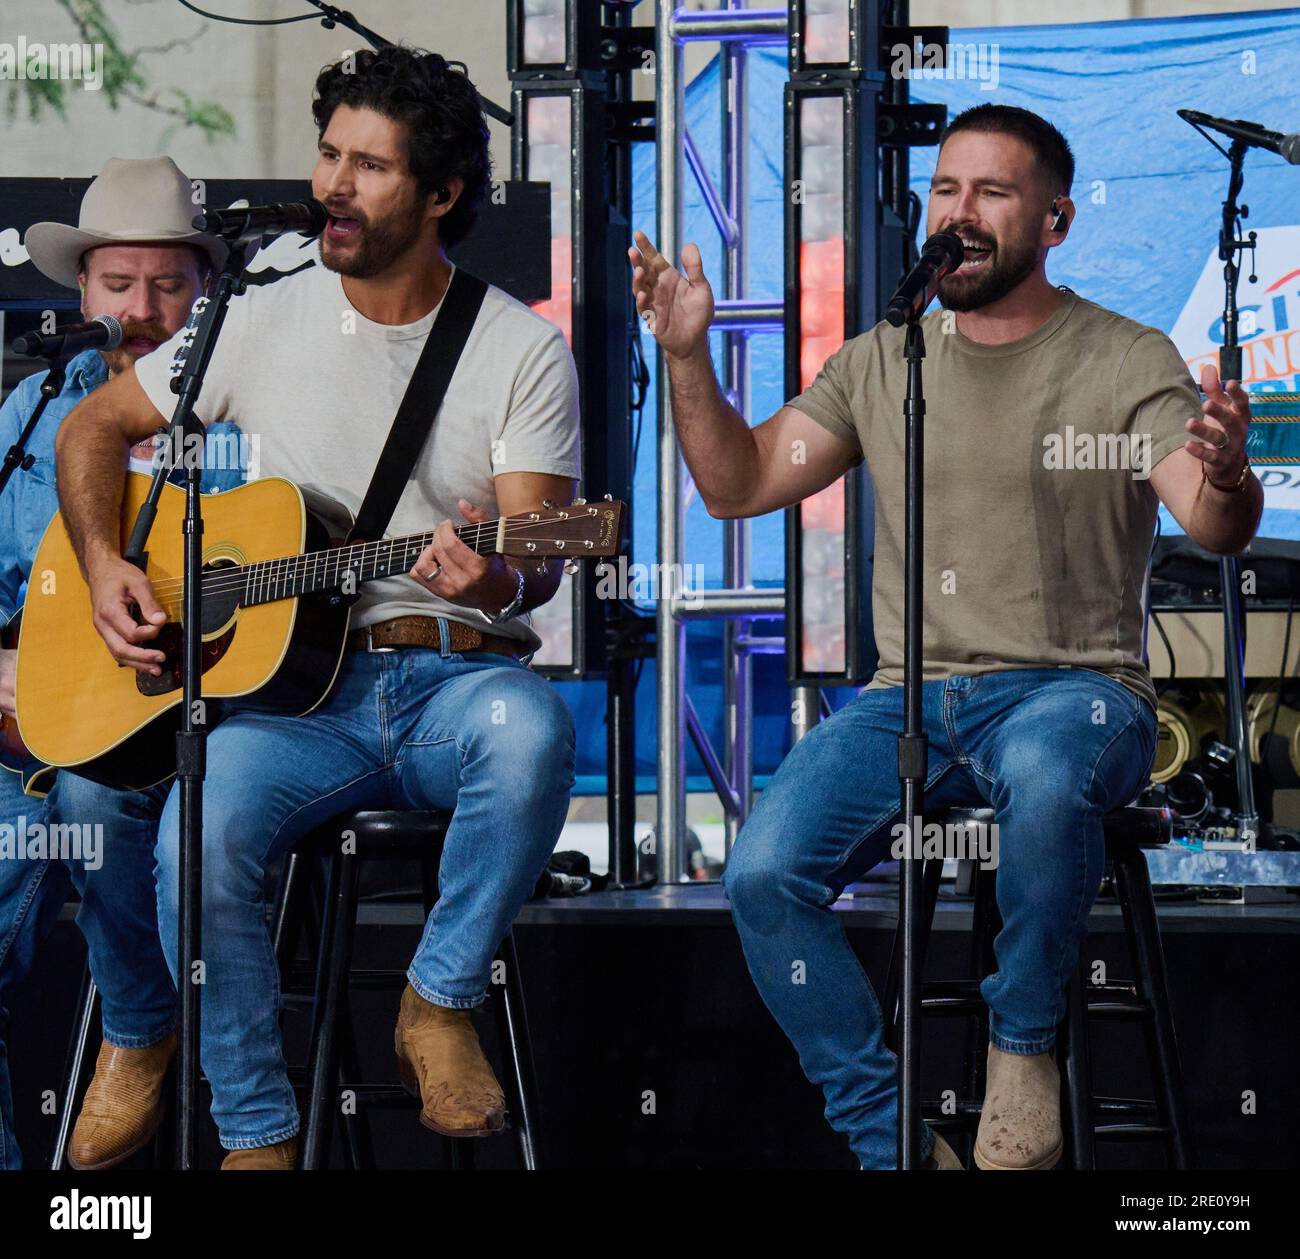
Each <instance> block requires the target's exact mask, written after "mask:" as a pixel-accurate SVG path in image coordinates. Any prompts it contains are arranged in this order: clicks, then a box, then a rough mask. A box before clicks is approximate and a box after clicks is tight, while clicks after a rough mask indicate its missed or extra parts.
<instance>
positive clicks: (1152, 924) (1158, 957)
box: [1114, 848, 1195, 1171]
mask: <svg viewBox="0 0 1300 1259" xmlns="http://www.w3.org/2000/svg"><path fill="white" fill-rule="evenodd" d="M1114 862H1115V884H1116V889H1117V890H1118V892H1119V899H1120V908H1121V911H1122V912H1123V915H1124V924H1125V927H1126V928H1127V931H1128V939H1129V947H1130V948H1131V949H1132V950H1133V962H1134V965H1135V966H1136V968H1137V988H1138V993H1139V995H1140V996H1141V997H1142V999H1143V1000H1144V1001H1145V1002H1147V1004H1148V1005H1149V1006H1150V1007H1151V1011H1152V1018H1151V1027H1150V1032H1149V1035H1148V1039H1147V1044H1148V1052H1149V1054H1150V1056H1151V1057H1152V1058H1153V1059H1154V1062H1153V1067H1154V1069H1153V1071H1152V1075H1153V1076H1154V1077H1155V1091H1156V1105H1157V1107H1158V1108H1159V1111H1160V1118H1161V1121H1162V1122H1163V1123H1164V1124H1165V1125H1167V1126H1168V1128H1169V1142H1168V1157H1169V1162H1170V1165H1171V1166H1172V1167H1173V1168H1175V1169H1177V1170H1178V1171H1183V1170H1186V1169H1188V1168H1191V1167H1194V1166H1195V1158H1194V1155H1193V1153H1192V1131H1191V1120H1190V1118H1189V1116H1188V1114H1187V1108H1186V1105H1185V1100H1184V1099H1185V1098H1186V1096H1187V1095H1186V1092H1185V1091H1184V1087H1183V1065H1182V1059H1181V1058H1180V1057H1179V1054H1178V1038H1177V1036H1175V1034H1174V1018H1173V1012H1172V1010H1171V1009H1170V1006H1169V978H1168V975H1167V974H1166V972H1165V952H1164V948H1163V947H1162V945H1161V943H1160V926H1159V924H1158V922H1157V921H1156V902H1155V896H1154V895H1153V894H1152V892H1151V876H1150V873H1149V872H1148V870H1147V859H1146V854H1145V853H1143V851H1142V850H1141V849H1140V848H1134V849H1131V850H1129V851H1126V852H1121V853H1117V854H1116V855H1115V858H1114Z"/></svg>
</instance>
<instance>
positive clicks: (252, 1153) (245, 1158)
mask: <svg viewBox="0 0 1300 1259" xmlns="http://www.w3.org/2000/svg"><path fill="white" fill-rule="evenodd" d="M297 1166H298V1138H297V1137H290V1138H289V1139H288V1140H287V1141H277V1142H276V1143H275V1145H255V1146H254V1147H253V1148H252V1149H251V1150H231V1151H230V1153H229V1154H227V1155H226V1157H225V1158H223V1159H222V1160H221V1170H222V1171H223V1172H291V1171H293V1170H294V1168H295V1167H297Z"/></svg>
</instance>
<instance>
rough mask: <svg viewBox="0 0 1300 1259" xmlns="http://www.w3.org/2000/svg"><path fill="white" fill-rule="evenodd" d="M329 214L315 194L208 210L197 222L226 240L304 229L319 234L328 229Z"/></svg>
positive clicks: (281, 234) (253, 238)
mask: <svg viewBox="0 0 1300 1259" xmlns="http://www.w3.org/2000/svg"><path fill="white" fill-rule="evenodd" d="M328 219H329V214H328V213H327V212H326V210H325V207H324V206H323V205H321V203H320V202H319V201H317V200H315V199H314V198H313V199H311V200H309V201H290V202H286V203H285V204H284V205H246V206H243V207H242V208H239V209H230V210H204V211H203V213H202V214H196V215H195V216H194V226H195V227H196V228H198V229H199V231H201V232H208V233H209V234H210V235H212V236H220V237H221V238H222V240H228V241H247V240H258V239H260V238H261V237H263V236H283V235H284V234H285V233H286V232H301V233H302V235H304V236H319V235H320V234H321V233H322V232H323V231H324V230H325V223H326V221H327V220H328Z"/></svg>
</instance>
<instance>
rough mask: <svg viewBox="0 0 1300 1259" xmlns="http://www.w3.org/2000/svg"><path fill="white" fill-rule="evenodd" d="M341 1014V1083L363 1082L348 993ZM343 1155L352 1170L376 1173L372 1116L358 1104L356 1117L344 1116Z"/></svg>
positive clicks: (354, 1115)
mask: <svg viewBox="0 0 1300 1259" xmlns="http://www.w3.org/2000/svg"><path fill="white" fill-rule="evenodd" d="M342 1004H343V1008H342V1011H341V1014H340V1018H341V1020H342V1022H341V1031H340V1033H339V1057H340V1059H341V1061H342V1064H343V1065H342V1071H341V1073H340V1083H341V1084H348V1083H351V1084H353V1085H356V1084H359V1083H360V1082H361V1055H360V1053H359V1052H358V1050H357V1035H356V1025H355V1024H354V1023H353V1021H352V1002H351V1000H350V999H349V998H348V994H347V993H346V992H345V993H344V998H343V1003H342ZM343 1152H344V1155H345V1157H346V1159H347V1165H348V1167H349V1169H350V1170H352V1171H373V1170H374V1168H375V1146H374V1139H373V1137H372V1135H371V1132H370V1116H369V1115H367V1114H366V1112H365V1111H364V1110H362V1109H361V1107H360V1105H359V1104H358V1107H357V1111H356V1113H355V1114H352V1115H344V1116H343Z"/></svg>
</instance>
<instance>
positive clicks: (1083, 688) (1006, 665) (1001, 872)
mask: <svg viewBox="0 0 1300 1259" xmlns="http://www.w3.org/2000/svg"><path fill="white" fill-rule="evenodd" d="M1073 177H1074V159H1073V156H1072V155H1071V153H1070V149H1069V145H1068V144H1067V143H1066V142H1065V139H1064V137H1063V136H1061V134H1060V132H1059V131H1057V130H1056V128H1055V127H1053V126H1052V125H1051V124H1050V123H1048V122H1047V121H1045V120H1044V119H1042V118H1039V117H1038V116H1037V115H1036V114H1032V113H1029V112H1028V111H1026V110H1022V109H1015V108H1011V107H1008V106H1001V105H981V106H977V107H976V108H974V109H971V110H967V111H966V112H965V113H963V114H961V115H960V116H959V117H957V118H956V119H954V120H953V122H952V123H951V124H950V126H949V127H948V129H947V131H946V132H945V134H944V137H943V141H942V143H941V146H940V150H939V158H938V162H937V165H936V168H935V174H934V178H933V180H932V182H931V189H930V205H929V214H928V223H927V235H932V234H934V233H935V232H939V231H951V232H955V233H956V234H958V235H959V236H960V237H961V238H962V241H963V243H964V244H965V246H966V251H965V253H966V256H965V260H964V261H963V263H962V265H961V267H960V268H959V269H958V270H957V271H955V272H953V273H952V274H950V275H948V276H947V277H946V278H945V279H944V280H943V281H942V282H941V283H940V286H939V289H938V296H939V299H940V301H941V303H942V305H943V306H944V307H945V309H944V310H943V311H940V312H936V313H934V314H933V315H927V316H924V317H923V319H922V328H923V330H924V334H925V342H926V351H927V357H926V359H925V361H924V379H925V396H926V404H927V413H926V420H925V425H926V437H925V513H926V518H925V534H924V551H923V564H922V573H921V583H922V600H923V608H924V618H923V619H924V634H923V651H922V655H923V675H924V680H923V684H922V688H921V689H922V719H923V722H922V728H923V731H924V733H925V735H926V738H927V740H928V762H927V766H928V768H927V775H926V780H925V787H924V803H925V807H926V809H927V810H936V809H940V808H943V807H945V806H948V805H958V804H960V805H967V806H969V805H981V804H983V805H988V806H991V807H992V809H993V811H994V817H995V820H996V824H995V825H994V826H992V827H991V828H990V832H989V834H988V835H976V836H968V837H967V840H968V841H969V840H970V839H974V840H976V841H978V854H977V853H976V852H975V851H971V849H972V848H974V845H970V844H969V842H968V844H967V846H966V847H967V851H966V852H964V853H963V854H962V855H972V856H973V855H978V856H979V857H980V858H981V859H982V860H983V861H984V863H985V864H988V865H994V864H996V866H997V869H998V878H997V899H998V908H999V910H1000V912H1001V916H1002V923H1003V925H1002V929H1001V931H1000V932H999V933H998V936H997V939H996V941H995V944H994V949H995V952H996V956H997V970H996V971H995V973H994V974H992V975H990V976H988V977H987V978H986V979H985V980H984V982H983V983H982V984H981V988H980V991H981V995H982V996H983V997H984V1000H985V1002H986V1003H987V1004H988V1007H989V1033H990V1035H989V1049H988V1075H987V1085H986V1088H985V1094H984V1106H983V1111H982V1114H981V1118H980V1125H979V1132H978V1134H977V1137H976V1143H975V1162H976V1163H977V1164H978V1165H979V1166H980V1167H981V1168H982V1169H985V1170H1034V1169H1046V1168H1050V1167H1052V1166H1054V1165H1055V1164H1056V1163H1057V1162H1058V1161H1059V1159H1060V1156H1061V1149H1062V1141H1061V1126H1060V1113H1059V1090H1060V1079H1059V1075H1058V1072H1057V1067H1056V1063H1055V1060H1054V1043H1055V1036H1056V1027H1057V1024H1058V1023H1059V1022H1060V1019H1061V1017H1062V1016H1063V1014H1064V1010H1065V1001H1064V989H1065V984H1066V981H1067V979H1068V978H1069V976H1070V974H1071V972H1072V971H1073V970H1074V968H1075V964H1076V961H1077V959H1078V953H1079V946H1080V944H1081V942H1082V940H1083V937H1084V935H1085V934H1086V930H1087V923H1088V912H1089V909H1090V908H1091V906H1092V902H1093V900H1094V898H1095V897H1096V894H1097V889H1098V887H1099V885H1100V881H1101V873H1102V866H1103V862H1104V856H1105V849H1104V842H1103V835H1102V817H1103V815H1104V814H1105V813H1106V812H1108V811H1109V810H1111V809H1114V808H1118V807H1121V806H1123V805H1125V804H1127V803H1129V802H1130V801H1131V800H1132V799H1133V798H1134V797H1135V796H1136V795H1137V793H1138V792H1139V791H1140V790H1141V789H1142V788H1143V787H1144V786H1145V785H1146V783H1147V781H1148V777H1149V772H1150V767H1151V762H1152V760H1153V758H1154V755H1155V713H1154V700H1155V693H1154V689H1153V688H1152V685H1151V679H1150V675H1149V674H1148V672H1147V669H1146V667H1145V664H1144V663H1143V660H1142V649H1141V638H1142V613H1141V593H1142V579H1143V574H1144V571H1145V567H1146V562H1147V556H1148V553H1149V550H1150V547H1151V541H1152V534H1153V526H1154V520H1155V513H1156V507H1157V500H1159V501H1162V502H1164V504H1165V505H1166V506H1167V507H1168V508H1169V510H1170V511H1171V512H1172V513H1173V515H1174V517H1175V518H1176V519H1177V520H1178V521H1179V523H1180V524H1181V525H1182V526H1183V528H1184V529H1186V531H1187V533H1188V535H1189V536H1190V537H1191V538H1192V539H1193V540H1194V541H1196V542H1198V543H1199V544H1200V545H1202V546H1204V547H1206V548H1207V549H1208V550H1211V551H1215V552H1219V553H1222V554H1233V553H1235V552H1237V551H1240V550H1241V549H1242V548H1243V547H1245V545H1246V544H1247V543H1248V542H1249V541H1250V539H1251V538H1252V537H1253V536H1254V532H1255V529H1256V528H1257V527H1258V524H1259V515H1260V509H1261V507H1262V501H1263V492H1262V489H1261V488H1260V485H1259V482H1258V481H1257V480H1256V479H1255V478H1254V476H1253V475H1252V474H1251V472H1250V467H1249V463H1248V462H1247V460H1246V457H1245V445H1246V432H1247V427H1248V425H1249V420H1250V408H1249V405H1248V401H1247V397H1246V394H1245V392H1244V391H1243V390H1242V388H1241V385H1240V382H1234V381H1229V382H1228V383H1227V386H1226V388H1224V387H1223V386H1221V385H1220V383H1219V379H1218V376H1217V373H1215V371H1214V369H1213V368H1212V367H1207V368H1205V369H1204V371H1203V373H1202V379H1201V385H1202V388H1203V389H1204V391H1205V393H1206V394H1207V399H1206V401H1205V402H1204V403H1201V402H1200V401H1199V399H1198V397H1197V394H1196V391H1195V389H1194V387H1193V384H1192V380H1191V377H1190V375H1189V374H1188V372H1187V369H1186V366H1185V365H1184V364H1183V361H1182V359H1181V357H1180V356H1179V354H1178V351H1177V350H1176V349H1175V348H1174V346H1173V345H1172V344H1171V342H1170V341H1169V339H1168V338H1167V337H1166V336H1164V334H1163V333H1161V332H1159V331H1157V330H1156V329H1153V328H1148V327H1145V326H1143V325H1141V324H1137V323H1134V322H1133V321H1132V320H1129V319H1125V318H1124V317H1122V316H1121V315H1118V314H1115V313H1114V312H1112V311H1108V310H1105V309H1104V308H1103V307H1101V306H1098V305H1096V304H1094V303H1093V302H1090V301H1087V300H1085V299H1084V298H1081V297H1079V296H1077V295H1075V294H1073V293H1071V292H1068V291H1066V292H1062V291H1061V290H1059V289H1058V288H1056V287H1055V286H1053V285H1052V284H1050V283H1049V282H1048V281H1047V278H1046V273H1045V265H1046V258H1047V254H1048V251H1049V250H1050V249H1051V248H1053V247H1054V246H1056V245H1058V244H1060V243H1061V242H1062V241H1063V240H1064V239H1065V237H1066V234H1067V233H1068V232H1069V230H1070V225H1071V223H1072V221H1073V219H1074V213H1075V207H1074V203H1073V202H1072V201H1071V200H1070V196H1069V190H1070V186H1071V183H1072V180H1073ZM636 242H637V248H635V249H633V250H631V251H630V256H631V260H632V263H633V266H634V271H633V279H632V282H633V289H634V291H635V294H636V303H637V310H638V312H640V314H641V315H642V317H643V318H644V319H645V320H646V323H647V325H648V326H649V327H650V329H651V331H652V332H653V334H654V336H655V339H656V340H657V341H658V342H659V345H660V348H661V349H662V351H663V354H664V358H665V361H666V363H667V366H668V372H669V381H670V385H671V390H672V410H673V422H674V424H675V426H676V429H677V434H678V438H679V440H680V442H681V446H682V453H683V454H684V456H685V458H686V461H687V463H688V465H689V466H690V469H691V472H692V474H693V476H694V478H695V484H696V488H697V489H698V490H699V492H700V496H701V498H702V499H703V501H704V503H705V505H706V506H707V507H708V510H709V513H710V514H711V515H713V516H717V517H723V518H736V517H746V516H756V515H761V514H762V513H764V512H768V511H774V510H777V509H778V508H781V507H786V506H788V505H790V504H792V503H796V502H799V501H801V500H802V499H804V498H807V497H809V496H810V495H812V494H815V493H817V492H818V491H820V490H822V489H824V488H825V487H826V486H828V485H831V484H833V483H834V482H835V481H836V480H837V479H838V478H839V477H840V476H841V475H843V473H844V472H845V471H846V470H847V469H848V468H850V467H852V466H853V465H854V464H856V463H858V462H861V461H862V460H863V459H864V458H865V460H866V464H867V468H868V470H869V471H870V473H871V476H872V481H873V484H874V487H875V493H876V550H875V569H874V575H873V585H874V589H873V608H874V612H875V634H876V640H877V646H878V648H879V651H880V669H879V671H878V672H877V674H876V676H875V678H874V679H873V680H872V682H871V684H870V686H868V687H867V688H865V689H864V690H863V691H862V692H861V694H859V695H858V696H857V697H856V698H854V699H853V700H852V701H851V702H850V703H849V704H847V705H846V706H845V707H843V708H842V709H840V710H839V711H838V712H837V713H836V714H835V715H834V716H833V717H830V718H829V719H828V720H826V721H823V722H821V723H819V724H818V725H817V726H815V727H814V728H813V729H812V730H811V731H810V732H809V733H808V734H807V735H806V736H805V737H804V738H802V739H800V740H799V741H798V742H797V743H796V744H795V745H794V747H793V749H792V750H791V752H790V754H789V756H787V757H786V759H785V761H784V762H783V763H782V764H781V766H780V768H779V769H778V770H777V772H776V774H775V775H774V776H773V777H772V780H771V782H770V783H769V784H768V786H767V788H766V790H765V791H764V792H763V793H762V796H761V797H760V798H759V800H758V802H757V804H756V805H755V808H754V811H753V813H752V814H751V816H750V817H749V819H748V821H747V822H746V823H745V825H744V827H743V828H742V830H741V832H740V835H739V837H738V838H737V841H736V845H735V848H734V849H733V851H732V854H731V859H730V861H729V862H728V865H727V870H726V875H725V877H724V884H725V886H726V889H727V892H728V895H729V896H730V899H731V907H732V914H733V916H734V918H735V920H736V925H737V928H738V930H739V932H740V937H741V942H742V944H743V946H744V949H745V959H746V961H747V962H748V964H749V969H750V973H751V975H752V976H753V977H754V981H755V983H756V984H757V986H758V989H759V992H760V994H761V995H762V997H763V1000H764V1002H765V1003H766V1004H767V1007H768V1009H769V1010H771V1012H772V1014H773V1016H774V1017H775V1018H776V1019H777V1021H778V1022H779V1023H780V1025H781V1027H782V1029H783V1030H784V1031H785V1033H786V1035H787V1036H789V1038H790V1040H791V1041H792V1042H793V1044H794V1045H795V1048H796V1049H797V1050H798V1052H799V1062H800V1065H801V1066H802V1067H803V1070H804V1072H805V1074H806V1075H807V1076H808V1078H809V1079H810V1080H811V1081H813V1082H814V1083H816V1084H819V1085H820V1086H821V1087H822V1090H823V1093H824V1095H825V1098H826V1117H827V1119H828V1120H829V1121H830V1123H831V1124H832V1125H833V1126H834V1127H835V1128H836V1129H838V1130H839V1131H841V1132H843V1133H844V1134H845V1135H846V1137H847V1138H848V1140H849V1144H850V1146H851V1148H852V1150H853V1153H854V1154H855V1155H856V1156H857V1159H858V1162H859V1165H860V1166H861V1167H864V1168H892V1167H895V1166H896V1165H897V1157H896V1148H897V1147H896V1141H897V1137H898V1104H897V1103H898V1092H897V1087H896V1068H897V1063H896V1059H895V1057H894V1055H893V1053H892V1052H890V1050H889V1048H888V1047H887V1046H886V1044H885V1041H884V1035H883V1031H884V1020H883V1017H882V1014H881V1010H880V1005H879V1003H878V1001H877V999H876V996H875V993H874V992H873V991H872V989H871V986H870V984H869V983H868V982H867V978H866V976H865V975H864V973H863V970H862V967H861V965H860V963H859V962H858V960H857V957H856V955H855V954H854V952H853V950H852V949H851V948H850V947H849V944H848V942H847V940H846V938H845V935H844V931H843V929H842V927H841V926H840V923H839V921H838V920H837V918H836V915H835V914H834V913H833V912H831V907H832V906H833V905H834V903H835V901H836V899H837V897H838V896H839V894H840V893H841V892H842V891H843V889H844V887H845V886H846V885H847V884H849V883H851V882H853V881H854V880H855V879H857V878H860V877H861V876H862V875H863V874H864V873H865V872H866V871H867V870H870V869H871V868H872V867H873V866H874V865H876V864H877V863H879V862H880V861H882V860H885V859H887V858H889V857H891V856H893V857H898V856H901V855H902V851H903V847H904V842H903V841H904V840H905V839H906V828H905V827H901V826H899V827H897V828H896V827H895V822H896V819H897V818H898V815H899V785H898V734H899V731H900V729H901V727H902V716H903V714H902V687H901V682H902V678H903V673H902V666H903V581H902V568H903V545H904V538H903V509H904V502H903V486H904V466H903V439H904V424H903V397H904V392H905V386H906V362H905V360H904V358H903V345H904V335H905V334H904V332H903V331H902V330H899V329H894V328H891V327H889V326H887V325H885V324H883V323H882V324H879V325H877V326H876V327H875V328H873V329H871V331H869V332H867V333H866V334H864V335H862V336H859V337H855V338H854V339H853V340H851V341H849V342H848V343H847V344H846V345H845V346H844V347H843V348H842V349H841V350H840V351H839V352H838V353H836V354H834V355H832V356H831V357H830V359H829V360H828V361H827V362H826V364H825V365H824V367H823V369H822V371H821V372H820V374H819V375H818V376H817V378H816V379H815V380H814V381H813V382H812V384H811V385H810V386H809V388H808V389H807V390H805V391H804V392H803V393H802V394H800V395H799V397H797V398H795V399H793V400H792V402H790V403H789V404H787V405H786V406H784V407H782V408H781V409H780V410H779V411H778V412H777V413H776V414H775V415H774V416H772V417H771V418H770V419H768V420H767V421H766V422H764V423H762V424H760V425H758V426H757V427H755V428H753V429H750V427H749V426H748V424H747V423H746V422H745V420H744V419H743V418H742V417H741V416H740V415H738V414H737V413H736V411H735V410H734V408H732V407H731V406H730V405H729V404H728V403H727V401H726V400H725V398H724V397H723V396H722V393H721V391H720V390H719V388H718V384H717V380H716V378H715V376H714V373H713V366H712V363H711V361H710V359H709V352H708V342H707V334H708V328H709V324H710V322H711V320H712V317H713V311H714V306H713V298H712V293H711V290H710V288H709V284H708V281H707V280H706V279H705V278H704V272H703V268H702V265H701V262H700V254H699V250H698V249H697V248H696V247H695V246H694V245H687V246H686V248H685V250H684V251H683V254H682V268H683V270H682V272H679V271H678V270H676V269H675V268H674V267H673V266H672V265H671V263H670V262H669V260H668V259H666V258H664V257H663V255H661V254H660V253H659V252H658V251H657V250H656V249H655V248H654V246H653V245H652V244H651V243H650V241H649V240H647V239H646V238H645V236H644V235H642V234H641V233H639V232H638V233H636ZM683 272H684V274H683ZM921 838H924V839H926V840H928V839H929V837H928V836H923V837H921ZM949 846H950V847H952V846H955V844H954V845H949ZM913 851H914V852H915V851H916V846H915V843H914V846H913ZM953 855H955V854H953ZM889 1013H890V1014H891V1015H892V1011H890V1012H889ZM916 1135H917V1140H918V1145H919V1149H920V1152H921V1158H922V1165H923V1166H926V1167H931V1168H940V1169H945V1168H959V1167H960V1166H961V1163H960V1161H959V1160H958V1158H957V1156H956V1155H955V1153H954V1152H953V1150H952V1149H951V1147H950V1146H949V1145H948V1144H947V1142H946V1141H944V1139H943V1138H942V1137H941V1136H939V1135H937V1134H935V1133H932V1132H931V1131H930V1130H929V1128H928V1127H927V1126H926V1125H925V1124H920V1129H919V1131H918V1133H917V1134H916Z"/></svg>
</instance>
